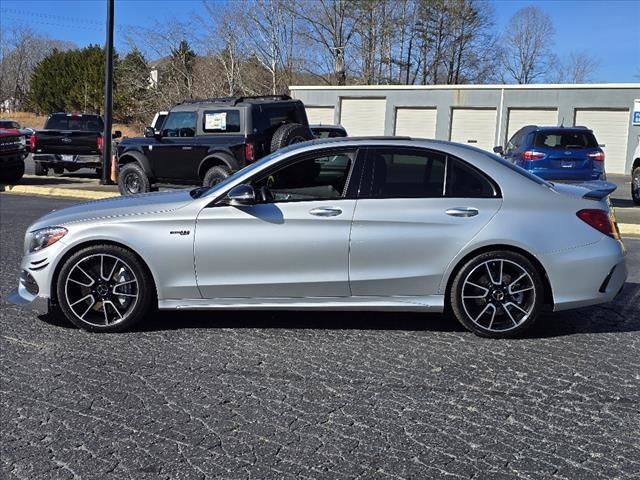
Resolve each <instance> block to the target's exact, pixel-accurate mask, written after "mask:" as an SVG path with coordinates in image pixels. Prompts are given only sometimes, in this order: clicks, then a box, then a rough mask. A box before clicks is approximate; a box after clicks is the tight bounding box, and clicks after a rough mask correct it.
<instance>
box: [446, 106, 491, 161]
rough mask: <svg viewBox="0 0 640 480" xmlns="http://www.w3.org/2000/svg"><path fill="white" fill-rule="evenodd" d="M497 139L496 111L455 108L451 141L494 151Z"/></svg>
mask: <svg viewBox="0 0 640 480" xmlns="http://www.w3.org/2000/svg"><path fill="white" fill-rule="evenodd" d="M495 138H496V109H495V108H487V109H472V108H454V109H453V112H452V114H451V141H452V142H459V143H467V144H469V145H473V146H474V147H478V148H482V149H484V150H487V151H492V150H493V147H495V145H496V143H495Z"/></svg>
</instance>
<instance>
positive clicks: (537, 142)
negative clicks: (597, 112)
mask: <svg viewBox="0 0 640 480" xmlns="http://www.w3.org/2000/svg"><path fill="white" fill-rule="evenodd" d="M533 146H534V147H538V148H558V149H563V150H570V149H572V148H595V147H597V146H598V142H597V141H596V137H594V136H593V133H591V132H589V131H579V130H569V131H567V130H556V131H544V132H536V134H535V138H534V141H533Z"/></svg>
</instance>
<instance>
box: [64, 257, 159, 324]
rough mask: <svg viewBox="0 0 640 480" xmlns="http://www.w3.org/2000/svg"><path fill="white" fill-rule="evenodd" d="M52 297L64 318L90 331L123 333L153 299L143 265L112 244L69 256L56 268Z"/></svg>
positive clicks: (144, 311) (151, 283) (144, 313)
mask: <svg viewBox="0 0 640 480" xmlns="http://www.w3.org/2000/svg"><path fill="white" fill-rule="evenodd" d="M78 265H81V267H80V268H78ZM83 271H84V272H87V273H86V274H85V273H84V272H83ZM107 272H109V273H107ZM91 282H93V283H91ZM125 289H126V290H127V292H125ZM56 296H57V305H58V308H59V309H60V312H62V314H63V315H64V317H66V318H67V319H68V320H69V321H70V322H71V323H73V324H74V325H76V326H77V327H79V328H82V329H84V330H87V331H90V332H120V331H123V330H126V329H128V328H130V327H131V326H132V325H134V324H135V323H137V322H138V321H140V320H141V319H142V318H143V317H144V316H145V315H146V314H147V313H148V312H149V311H150V310H151V308H152V306H153V302H154V301H155V299H156V293H155V286H154V283H153V279H152V277H151V274H150V273H149V271H148V270H147V268H146V267H145V265H144V264H143V263H142V262H141V261H140V260H139V259H138V257H137V256H136V255H135V254H134V253H133V252H131V251H130V250H127V249H125V248H122V247H117V246H115V245H92V246H90V247H87V248H83V249H82V250H79V251H77V252H76V253H74V254H73V255H71V256H70V257H69V258H68V259H67V260H66V261H65V262H64V264H63V265H62V268H61V269H60V273H59V275H58V278H57V284H56ZM83 297H85V300H81V301H78V299H82V298H83ZM87 297H91V298H87ZM83 312H84V313H83ZM105 318H106V321H105Z"/></svg>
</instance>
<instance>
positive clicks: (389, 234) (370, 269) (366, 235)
mask: <svg viewBox="0 0 640 480" xmlns="http://www.w3.org/2000/svg"><path fill="white" fill-rule="evenodd" d="M366 161H367V163H366V166H365V172H366V173H365V177H364V178H363V185H370V188H369V191H368V192H361V196H360V199H359V200H358V203H357V205H356V209H355V212H354V217H353V226H352V229H351V242H350V260H349V277H350V284H351V292H352V294H353V295H354V296H423V295H434V294H438V293H439V292H438V290H439V285H440V281H441V279H442V275H443V272H444V271H445V269H446V268H447V265H448V264H449V262H450V261H451V260H452V259H453V258H454V257H455V255H456V254H457V253H458V252H459V251H460V250H461V249H462V248H463V247H464V246H465V245H466V244H467V243H468V242H469V241H470V240H471V239H472V238H473V237H474V236H475V235H476V234H477V233H478V232H479V231H480V229H481V228H482V227H484V226H485V225H486V224H487V222H489V220H490V219H491V218H492V217H493V216H494V215H495V214H496V212H497V211H498V209H499V208H500V206H501V204H502V199H501V198H500V193H499V189H498V188H497V187H496V186H495V185H494V184H493V183H492V182H491V181H490V179H488V178H487V177H486V176H485V175H484V174H482V173H481V172H479V171H478V170H476V169H475V168H473V167H471V166H470V165H468V164H467V163H465V162H463V161H462V160H459V159H456V158H453V157H447V155H445V154H444V153H442V152H438V151H434V150H426V149H415V148H397V147H394V148H370V149H368V150H367V151H366ZM367 175H370V177H367ZM445 179H446V181H445Z"/></svg>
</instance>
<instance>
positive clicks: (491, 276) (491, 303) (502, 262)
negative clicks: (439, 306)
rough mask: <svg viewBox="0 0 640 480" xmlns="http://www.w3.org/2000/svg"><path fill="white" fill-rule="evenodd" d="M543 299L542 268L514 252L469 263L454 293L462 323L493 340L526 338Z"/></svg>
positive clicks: (489, 254)
mask: <svg viewBox="0 0 640 480" xmlns="http://www.w3.org/2000/svg"><path fill="white" fill-rule="evenodd" d="M543 296H544V291H543V283H542V277H541V274H540V272H539V271H538V269H537V268H536V267H535V266H534V265H533V264H532V263H531V261H530V260H529V259H527V258H526V257H525V256H523V255H520V254H519V253H515V252H510V251H493V252H486V253H482V254H480V255H478V256H476V257H474V258H472V259H470V260H468V261H467V262H466V263H465V264H464V265H463V266H462V268H461V269H460V270H459V271H458V273H457V274H456V275H455V277H454V279H453V282H452V284H451V290H450V298H451V306H452V309H453V313H454V315H455V316H456V318H457V319H458V321H460V323H461V324H462V325H463V326H465V327H466V328H467V329H468V330H470V331H472V332H473V333H475V334H477V335H480V336H482V337H490V338H512V337H517V336H520V335H522V334H523V333H524V332H525V331H526V330H528V329H529V328H530V327H531V326H532V325H533V323H534V322H535V321H536V318H537V317H538V315H539V313H540V309H541V308H542V304H543Z"/></svg>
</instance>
